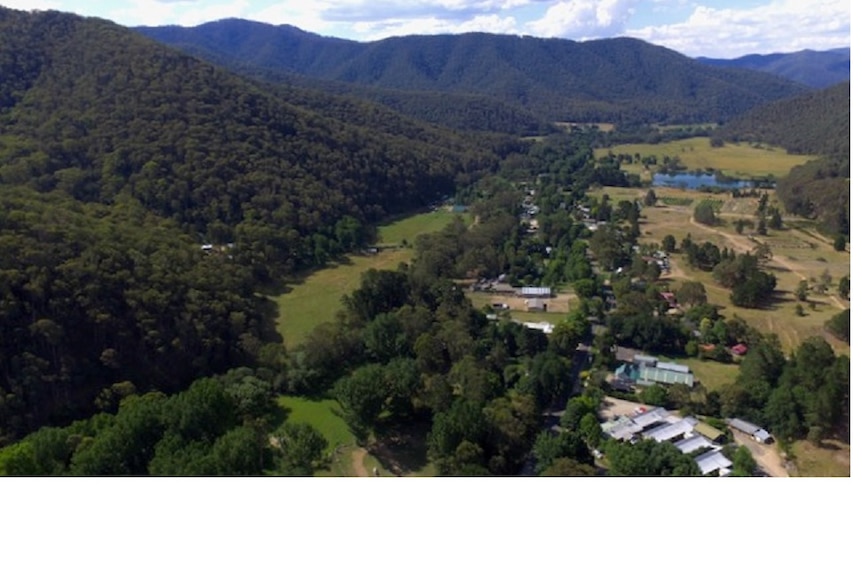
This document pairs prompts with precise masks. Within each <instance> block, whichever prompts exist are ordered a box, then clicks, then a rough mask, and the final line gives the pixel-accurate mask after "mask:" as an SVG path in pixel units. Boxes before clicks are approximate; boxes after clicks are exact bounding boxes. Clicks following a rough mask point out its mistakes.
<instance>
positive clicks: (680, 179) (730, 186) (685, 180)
mask: <svg viewBox="0 0 862 575" xmlns="http://www.w3.org/2000/svg"><path fill="white" fill-rule="evenodd" d="M652 185H653V186H664V187H667V188H681V189H690V190H696V189H698V188H721V189H724V190H734V189H736V190H739V189H742V188H751V187H754V183H753V182H750V181H748V180H730V181H721V182H720V181H718V179H717V178H716V176H715V174H696V173H690V172H684V173H679V174H661V173H659V174H653V177H652Z"/></svg>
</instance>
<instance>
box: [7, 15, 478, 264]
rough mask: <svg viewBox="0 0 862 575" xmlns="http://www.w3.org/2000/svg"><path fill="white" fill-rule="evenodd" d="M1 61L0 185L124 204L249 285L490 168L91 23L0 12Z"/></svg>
mask: <svg viewBox="0 0 862 575" xmlns="http://www.w3.org/2000/svg"><path fill="white" fill-rule="evenodd" d="M0 54H3V56H4V57H3V58H2V59H0V102H2V108H0V131H2V134H3V137H2V139H0V185H2V184H27V185H33V186H35V187H36V188H38V189H40V190H46V191H47V190H53V189H61V190H64V191H66V192H68V193H69V194H71V195H73V196H74V197H75V198H77V199H80V200H85V201H100V202H111V201H113V199H114V198H116V197H117V196H119V195H123V194H128V195H131V196H132V197H134V198H137V199H138V200H140V201H141V202H142V203H143V205H144V206H146V207H147V208H148V209H150V210H152V211H153V212H155V213H157V214H159V215H162V216H166V217H169V218H172V219H174V220H175V221H177V222H179V223H180V224H181V225H182V226H183V228H184V229H185V230H186V231H189V232H194V233H197V234H200V235H201V236H202V239H206V240H207V241H214V242H222V243H226V242H235V243H236V244H237V249H238V253H237V257H238V258H239V259H241V260H242V261H244V262H246V263H248V264H249V265H251V266H252V267H254V269H255V271H256V272H257V273H258V274H259V275H260V276H261V277H267V276H268V275H270V272H272V271H273V270H274V269H275V268H279V270H280V271H285V272H289V271H291V270H293V269H297V268H300V267H303V266H307V265H311V264H314V263H322V262H323V261H325V260H326V259H327V258H328V257H330V256H331V255H333V254H335V253H338V252H339V251H341V250H343V249H348V248H350V247H352V246H353V245H354V244H355V243H356V242H357V241H359V240H358V239H357V238H356V237H354V238H353V239H352V240H348V239H346V238H347V237H346V235H345V233H343V232H342V233H341V234H340V237H341V239H340V240H339V239H337V238H336V227H337V226H341V227H342V228H344V227H345V226H347V227H351V228H352V227H353V226H354V224H353V223H352V222H358V225H359V226H364V225H366V224H369V223H371V222H374V221H377V220H378V219H379V218H381V217H383V216H385V215H387V214H392V213H397V212H400V211H404V210H408V209H412V208H414V207H416V206H420V205H424V204H426V203H427V202H428V201H430V200H431V199H433V198H437V197H439V196H441V195H446V194H450V193H452V192H453V189H454V177H455V175H456V174H458V173H459V172H464V171H465V170H468V169H480V168H482V167H483V166H489V165H491V164H492V163H493V161H494V156H493V154H492V153H491V152H490V151H489V150H488V147H489V146H488V143H487V142H476V141H471V140H470V138H468V137H465V136H463V135H460V134H454V133H452V132H443V131H439V130H434V129H431V128H430V127H427V126H422V125H420V124H418V123H416V122H411V121H409V120H406V119H404V118H403V117H400V116H397V115H396V114H393V113H392V112H391V111H386V110H380V113H377V111H376V110H375V109H374V108H373V107H371V106H369V105H367V104H365V105H361V106H367V107H366V108H364V109H363V113H361V114H360V113H357V106H360V104H356V103H348V104H345V105H349V106H353V109H352V111H351V112H350V113H348V114H344V115H343V116H342V117H344V118H346V117H356V118H357V120H356V122H357V123H358V125H351V124H348V123H347V122H345V121H339V120H336V119H334V118H332V117H326V116H324V115H323V114H321V113H317V112H315V111H313V110H310V109H309V108H308V106H311V100H313V99H314V96H313V95H310V94H307V93H304V94H303V97H304V98H305V101H303V102H302V103H303V104H304V105H291V104H289V103H286V102H285V101H284V100H283V99H282V98H280V97H277V96H275V95H273V94H271V93H269V92H266V91H264V90H263V89H261V87H260V86H258V85H255V84H253V83H251V82H249V81H247V80H244V79H241V78H238V77H236V76H233V75H231V74H229V73H227V72H225V71H223V70H220V69H217V68H215V67H213V66H212V65H211V64H206V63H203V62H201V61H199V60H197V59H195V58H192V57H189V56H187V55H184V54H182V53H180V52H178V51H175V50H173V49H169V48H166V47H163V46H160V45H158V44H157V43H155V42H153V41H151V40H148V39H145V38H143V37H141V36H140V35H138V34H135V33H133V32H131V31H129V30H127V29H125V28H122V27H120V26H117V25H114V24H112V23H109V22H106V21H102V20H97V19H91V18H80V17H76V16H72V15H68V14H62V13H58V12H40V13H25V12H15V11H11V10H5V9H3V10H0ZM10 55H14V57H9V56H10ZM326 102H327V104H326V105H328V106H333V105H339V102H341V103H343V101H339V100H335V99H333V98H331V97H328V99H327V100H326ZM336 117H338V116H336ZM370 126H374V129H373V130H372V129H371V127H370ZM387 132H388V133H387Z"/></svg>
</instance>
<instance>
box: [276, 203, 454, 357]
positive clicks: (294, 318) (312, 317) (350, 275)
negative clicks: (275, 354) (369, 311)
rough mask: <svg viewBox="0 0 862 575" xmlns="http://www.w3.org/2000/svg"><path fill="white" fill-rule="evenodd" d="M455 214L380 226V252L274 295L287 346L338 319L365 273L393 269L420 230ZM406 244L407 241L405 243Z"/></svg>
mask: <svg viewBox="0 0 862 575" xmlns="http://www.w3.org/2000/svg"><path fill="white" fill-rule="evenodd" d="M455 217H456V215H455V214H453V213H451V212H448V211H444V210H438V211H435V212H427V213H422V214H416V215H413V216H410V217H407V218H401V219H399V220H395V221H393V222H391V223H389V224H387V225H384V226H381V227H380V228H379V234H378V235H379V242H378V244H379V245H381V246H390V247H387V248H385V249H380V250H378V251H377V253H373V254H372V253H365V254H361V255H360V254H355V255H351V256H349V257H347V258H346V259H345V261H344V262H343V263H338V264H331V265H329V266H327V267H325V268H323V269H321V270H316V271H314V272H313V273H311V274H308V275H306V276H305V277H303V278H301V279H299V280H297V281H296V282H293V283H291V284H289V285H288V286H287V291H286V293H283V294H281V295H279V296H277V297H276V298H275V301H276V303H277V305H278V312H279V313H278V320H277V327H278V332H279V333H280V334H281V337H282V338H283V340H284V344H285V346H287V348H288V349H292V348H295V347H296V346H297V345H299V344H300V343H302V341H303V340H304V339H305V337H306V336H307V335H308V334H309V333H311V331H312V330H313V329H314V328H315V326H317V325H319V324H321V323H324V322H327V321H332V320H334V319H335V314H336V312H337V311H338V310H339V309H340V308H341V298H343V297H344V296H345V295H348V294H350V293H351V292H352V291H354V290H355V289H357V288H358V287H359V284H360V281H361V278H362V274H363V272H366V271H368V270H370V269H372V268H376V269H385V270H394V269H396V268H397V267H398V265H399V264H401V263H407V262H409V261H410V260H411V258H412V257H413V249H412V245H413V242H414V241H415V240H416V238H417V237H418V236H419V235H421V234H426V233H432V232H436V231H439V230H442V229H443V228H444V227H445V226H446V224H448V223H449V222H451V221H452V220H453V219H454V218H455ZM405 243H406V244H407V245H404V244H405Z"/></svg>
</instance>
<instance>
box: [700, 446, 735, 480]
mask: <svg viewBox="0 0 862 575" xmlns="http://www.w3.org/2000/svg"><path fill="white" fill-rule="evenodd" d="M694 461H695V463H697V466H698V467H700V472H701V473H702V474H704V475H708V474H710V473H712V472H713V471H715V470H716V469H726V468H728V467H730V466H732V465H733V462H732V461H730V460H729V459H728V458H727V457H725V456H724V454H723V453H722V452H721V451H719V450H716V451H710V452H709V453H704V454H703V455H699V456H697V457H695V458H694Z"/></svg>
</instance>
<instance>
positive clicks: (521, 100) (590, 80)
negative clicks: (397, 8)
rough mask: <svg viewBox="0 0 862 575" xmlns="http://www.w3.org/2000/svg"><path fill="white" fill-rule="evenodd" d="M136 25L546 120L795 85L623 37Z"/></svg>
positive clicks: (723, 115) (731, 104) (255, 64)
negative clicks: (362, 36)
mask: <svg viewBox="0 0 862 575" xmlns="http://www.w3.org/2000/svg"><path fill="white" fill-rule="evenodd" d="M135 30H136V31H138V32H140V33H141V34H144V35H146V36H149V37H151V38H153V39H156V40H158V41H160V42H164V43H167V44H169V45H173V46H176V47H179V48H181V49H184V50H188V51H192V52H193V53H195V54H196V55H198V56H200V57H204V58H206V59H208V60H210V61H215V62H217V63H219V64H220V65H224V66H227V67H229V68H231V69H234V70H236V69H237V68H238V67H240V66H244V67H246V68H257V69H260V70H269V71H275V72H281V73H290V74H299V75H303V76H307V77H311V78H315V79H317V80H326V81H338V82H346V83H351V84H354V85H359V86H363V87H364V88H366V89H367V88H375V89H376V88H381V89H387V90H400V91H426V92H427V91H434V92H442V93H447V94H473V95H483V96H491V97H494V98H496V99H498V100H501V101H503V102H506V103H508V104H511V105H516V106H520V107H522V108H524V109H526V110H528V111H529V112H531V113H533V114H536V115H538V116H539V117H541V118H543V119H545V120H547V121H620V120H624V119H630V120H631V119H635V120H640V121H653V122H669V123H670V122H686V121H723V120H726V119H728V118H729V117H731V116H733V115H735V114H738V113H741V112H743V111H745V110H747V109H750V108H752V107H754V106H756V105H758V104H761V103H765V102H767V101H770V100H774V99H780V98H782V97H787V96H790V95H793V94H796V93H801V92H803V91H805V90H806V88H805V87H804V86H802V85H800V84H798V83H794V82H791V81H789V80H785V79H782V78H777V77H775V76H773V75H768V74H763V73H759V72H752V71H749V70H732V69H724V68H719V67H716V66H709V65H707V64H701V63H698V62H696V61H694V60H692V59H691V58H688V57H687V56H684V55H682V54H679V53H677V52H674V51H673V50H670V49H668V48H664V47H660V46H654V45H652V44H649V43H647V42H645V41H643V40H638V39H634V38H614V39H608V40H590V41H585V42H574V41H571V40H563V39H556V38H535V37H530V36H514V35H498V34H488V33H482V32H471V33H465V34H441V35H426V36H421V35H417V36H401V37H393V38H387V39H384V40H378V41H374V42H356V41H353V40H342V39H337V38H331V37H320V36H317V35H315V34H312V33H309V32H305V31H302V30H299V29H297V28H296V27H293V26H290V27H289V28H281V27H278V26H272V25H268V24H262V23H259V22H251V21H248V20H240V19H226V20H220V21H216V22H210V23H207V24H202V25H200V26H196V27H188V28H186V27H180V26H170V27H137V28H135Z"/></svg>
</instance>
